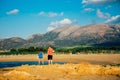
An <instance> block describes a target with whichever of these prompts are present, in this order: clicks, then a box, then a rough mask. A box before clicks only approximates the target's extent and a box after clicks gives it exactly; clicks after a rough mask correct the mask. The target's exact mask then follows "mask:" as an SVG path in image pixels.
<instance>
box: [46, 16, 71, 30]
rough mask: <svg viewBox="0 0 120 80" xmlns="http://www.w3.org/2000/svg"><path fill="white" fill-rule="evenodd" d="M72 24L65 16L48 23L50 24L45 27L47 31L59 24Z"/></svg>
mask: <svg viewBox="0 0 120 80" xmlns="http://www.w3.org/2000/svg"><path fill="white" fill-rule="evenodd" d="M70 24H72V21H71V20H70V19H68V18H65V19H63V20H60V21H54V22H51V23H50V26H49V27H48V28H47V31H51V30H53V29H55V28H58V27H60V26H66V25H70Z"/></svg>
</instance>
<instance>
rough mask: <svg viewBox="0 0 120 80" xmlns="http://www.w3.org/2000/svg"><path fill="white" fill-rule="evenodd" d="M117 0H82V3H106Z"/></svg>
mask: <svg viewBox="0 0 120 80" xmlns="http://www.w3.org/2000/svg"><path fill="white" fill-rule="evenodd" d="M116 1H118V0H82V4H87V5H88V4H99V5H100V4H108V3H112V2H116Z"/></svg>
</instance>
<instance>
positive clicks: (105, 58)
mask: <svg viewBox="0 0 120 80" xmlns="http://www.w3.org/2000/svg"><path fill="white" fill-rule="evenodd" d="M14 61H15V62H21V61H23V62H24V61H38V59H37V54H34V55H9V56H0V62H14ZM43 61H47V54H44V57H43ZM119 61H120V54H55V55H53V62H67V63H80V62H89V63H92V64H118V63H120V62H119Z"/></svg>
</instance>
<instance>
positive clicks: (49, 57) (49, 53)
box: [47, 47, 54, 64]
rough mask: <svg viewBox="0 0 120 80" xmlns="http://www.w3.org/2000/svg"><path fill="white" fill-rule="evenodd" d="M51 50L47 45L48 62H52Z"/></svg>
mask: <svg viewBox="0 0 120 80" xmlns="http://www.w3.org/2000/svg"><path fill="white" fill-rule="evenodd" d="M53 52H54V50H53V49H52V48H51V47H49V48H48V51H47V53H48V64H52V62H53V61H52V59H53Z"/></svg>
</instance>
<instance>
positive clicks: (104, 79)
mask: <svg viewBox="0 0 120 80" xmlns="http://www.w3.org/2000/svg"><path fill="white" fill-rule="evenodd" d="M53 60H54V61H55V62H67V64H62V65H60V64H53V65H32V66H29V65H22V66H19V67H14V68H2V69H0V80H120V67H117V66H110V65H107V66H102V65H100V64H118V63H120V54H87V55H85V54H79V55H65V54H61V55H54V59H53ZM3 61H37V55H24V56H23V55H19V56H1V57H0V62H3ZM44 61H47V55H44Z"/></svg>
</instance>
